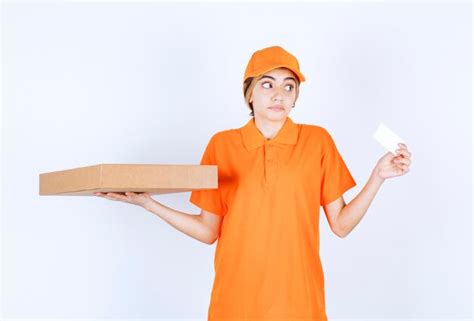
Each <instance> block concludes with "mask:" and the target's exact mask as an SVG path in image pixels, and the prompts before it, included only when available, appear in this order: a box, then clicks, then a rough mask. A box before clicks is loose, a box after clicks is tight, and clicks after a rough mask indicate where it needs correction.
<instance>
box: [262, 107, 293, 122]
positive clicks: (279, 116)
mask: <svg viewBox="0 0 474 321" xmlns="http://www.w3.org/2000/svg"><path fill="white" fill-rule="evenodd" d="M265 116H266V118H268V119H269V120H272V121H280V120H283V119H285V118H286V116H288V113H287V112H286V110H283V111H281V112H274V111H272V110H270V109H269V110H268V111H267V112H266V113H265Z"/></svg>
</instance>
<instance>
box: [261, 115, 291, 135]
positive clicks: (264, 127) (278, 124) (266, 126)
mask: <svg viewBox="0 0 474 321" xmlns="http://www.w3.org/2000/svg"><path fill="white" fill-rule="evenodd" d="M254 121H255V126H257V128H258V130H259V131H260V133H262V135H263V136H264V137H265V138H266V139H272V138H274V137H275V136H276V135H278V132H279V131H280V129H281V128H282V127H283V125H284V124H285V121H286V117H285V118H283V119H282V120H276V121H273V120H269V119H261V118H259V117H254Z"/></svg>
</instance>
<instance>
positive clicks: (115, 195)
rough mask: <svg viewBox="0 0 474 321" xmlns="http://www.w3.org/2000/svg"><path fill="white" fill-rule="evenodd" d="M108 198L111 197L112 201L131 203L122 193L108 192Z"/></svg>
mask: <svg viewBox="0 0 474 321" xmlns="http://www.w3.org/2000/svg"><path fill="white" fill-rule="evenodd" d="M107 196H109V197H111V199H113V200H120V201H126V202H128V201H129V199H128V197H127V196H124V195H123V194H120V193H114V192H108V193H107Z"/></svg>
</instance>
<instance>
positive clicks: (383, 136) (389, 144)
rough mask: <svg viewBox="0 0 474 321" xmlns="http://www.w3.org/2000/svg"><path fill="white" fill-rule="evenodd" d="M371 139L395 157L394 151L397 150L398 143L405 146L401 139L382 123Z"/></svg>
mask: <svg viewBox="0 0 474 321" xmlns="http://www.w3.org/2000/svg"><path fill="white" fill-rule="evenodd" d="M372 137H373V138H374V139H375V140H376V141H378V142H379V143H380V144H381V145H382V146H383V147H385V149H387V150H388V151H389V152H391V153H392V154H393V155H395V156H396V155H397V152H396V151H395V150H397V149H399V146H398V143H403V144H406V143H405V141H404V140H403V139H401V138H400V137H399V136H398V135H397V134H395V133H394V132H393V131H392V130H391V129H390V128H388V127H387V125H385V124H384V123H380V125H379V127H378V128H377V130H376V131H375V132H374V134H373V136H372Z"/></svg>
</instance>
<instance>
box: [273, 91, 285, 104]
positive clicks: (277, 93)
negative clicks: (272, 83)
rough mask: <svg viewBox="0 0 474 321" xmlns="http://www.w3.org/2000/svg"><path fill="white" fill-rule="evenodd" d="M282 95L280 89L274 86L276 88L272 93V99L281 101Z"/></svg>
mask: <svg viewBox="0 0 474 321" xmlns="http://www.w3.org/2000/svg"><path fill="white" fill-rule="evenodd" d="M283 97H284V95H283V94H282V93H281V90H280V89H279V88H276V89H275V92H274V94H273V100H274V101H278V100H279V101H280V102H282V101H283Z"/></svg>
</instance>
